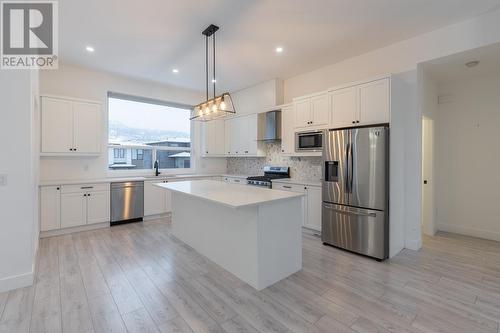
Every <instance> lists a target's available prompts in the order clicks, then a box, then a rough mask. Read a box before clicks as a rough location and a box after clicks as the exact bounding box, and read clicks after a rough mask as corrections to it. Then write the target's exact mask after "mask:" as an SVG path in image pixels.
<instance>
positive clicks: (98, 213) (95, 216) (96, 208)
mask: <svg viewBox="0 0 500 333" xmlns="http://www.w3.org/2000/svg"><path fill="white" fill-rule="evenodd" d="M110 201H111V194H110V192H109V191H95V192H90V193H88V194H87V224H92V223H101V222H108V221H109V220H110V215H109V214H110V206H111V203H110Z"/></svg>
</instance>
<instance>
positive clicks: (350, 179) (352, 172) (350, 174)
mask: <svg viewBox="0 0 500 333" xmlns="http://www.w3.org/2000/svg"><path fill="white" fill-rule="evenodd" d="M350 150H351V153H350V155H351V162H350V163H349V164H350V166H351V169H350V170H349V189H350V192H351V193H352V190H353V186H354V143H353V142H351V144H350Z"/></svg>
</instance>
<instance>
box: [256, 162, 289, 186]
mask: <svg viewBox="0 0 500 333" xmlns="http://www.w3.org/2000/svg"><path fill="white" fill-rule="evenodd" d="M281 178H290V168H289V167H273V166H265V167H264V176H254V177H248V178H247V184H248V185H254V186H262V187H267V188H271V187H272V184H273V183H272V180H273V179H281Z"/></svg>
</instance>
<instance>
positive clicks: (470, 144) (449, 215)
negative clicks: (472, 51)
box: [436, 74, 500, 241]
mask: <svg viewBox="0 0 500 333" xmlns="http://www.w3.org/2000/svg"><path fill="white" fill-rule="evenodd" d="M438 91H439V95H450V97H449V98H447V100H449V102H447V103H443V104H439V105H438V109H437V121H436V173H437V177H436V220H437V228H438V230H444V231H450V232H457V233H462V234H466V235H471V236H477V237H482V238H488V239H494V240H497V241H500V222H499V218H498V198H499V195H498V191H499V189H500V173H499V166H500V148H499V143H500V131H499V128H500V75H499V74H491V75H489V76H487V77H483V78H474V79H466V80H456V81H454V82H451V83H446V84H439V85H438Z"/></svg>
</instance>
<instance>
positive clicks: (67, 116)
mask: <svg viewBox="0 0 500 333" xmlns="http://www.w3.org/2000/svg"><path fill="white" fill-rule="evenodd" d="M41 118H42V121H41V122H42V128H41V132H42V153H69V152H72V151H73V112H72V103H71V102H70V101H67V100H64V99H55V98H48V97H42V117H41Z"/></svg>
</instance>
